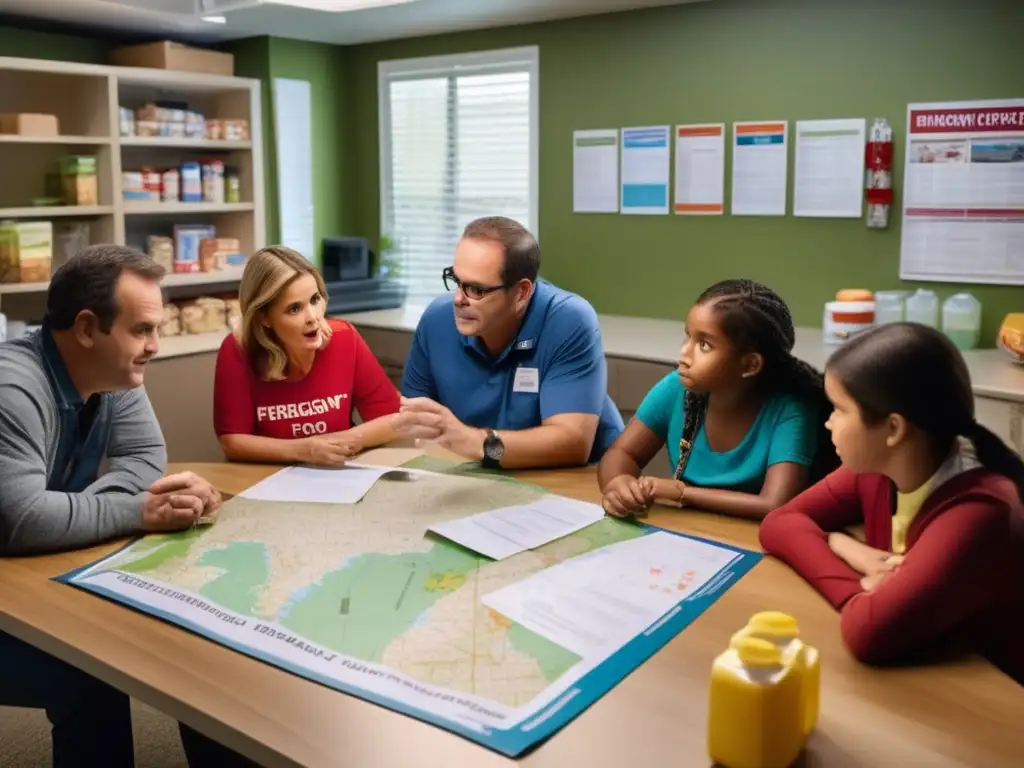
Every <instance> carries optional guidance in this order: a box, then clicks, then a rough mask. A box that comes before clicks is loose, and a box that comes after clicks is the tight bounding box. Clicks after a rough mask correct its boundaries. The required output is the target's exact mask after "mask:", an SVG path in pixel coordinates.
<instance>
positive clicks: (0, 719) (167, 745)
mask: <svg viewBox="0 0 1024 768" xmlns="http://www.w3.org/2000/svg"><path fill="white" fill-rule="evenodd" d="M132 726H133V729H134V731H135V765H136V767H137V768H187V765H188V764H187V763H186V762H185V755H184V754H183V753H182V751H181V741H180V740H179V739H178V725H177V723H175V722H174V721H173V720H172V719H170V718H169V717H165V716H164V715H162V714H160V713H159V712H157V711H156V710H154V709H151V708H150V707H147V706H146V705H145V704H140V703H139V702H137V701H134V700H133V701H132ZM50 764H51V762H50V723H49V722H47V720H46V715H45V714H43V712H42V711H41V710H31V709H12V708H10V707H0V768H47V767H48V766H49V765H50Z"/></svg>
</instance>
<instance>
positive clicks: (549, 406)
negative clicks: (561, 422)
mask: <svg viewBox="0 0 1024 768" xmlns="http://www.w3.org/2000/svg"><path fill="white" fill-rule="evenodd" d="M402 394H403V395H405V396H406V397H429V398H431V399H432V400H436V401H437V402H439V403H441V404H442V405H444V406H445V407H447V408H448V409H450V410H451V412H452V413H453V414H455V417H456V418H458V419H459V421H461V422H463V423H464V424H468V425H470V426H473V427H489V428H491V429H497V430H502V429H504V430H520V429H530V428H532V427H539V426H540V425H541V422H543V421H544V419H547V418H550V417H551V416H557V415H558V414H560V413H592V414H594V415H595V416H598V417H599V418H600V420H599V423H598V427H597V434H596V435H595V437H594V448H593V450H592V451H591V454H590V461H591V462H595V461H599V460H600V458H601V456H603V455H604V452H605V451H606V450H608V446H610V445H611V444H612V443H613V442H615V438H616V437H618V436H619V434H621V432H622V430H623V424H622V416H621V415H620V414H619V411H618V409H617V408H616V407H615V404H614V403H613V402H612V401H611V398H610V397H609V396H608V366H607V362H606V361H605V357H604V347H603V345H602V344H601V328H600V326H599V325H598V322H597V313H596V312H594V308H593V307H591V306H590V304H589V303H588V302H587V301H586V300H585V299H583V298H581V297H580V296H577V295H576V294H574V293H569V292H568V291H563V290H562V289H560V288H556V287H555V286H554V285H552V284H551V283H549V282H547V281H546V280H538V281H537V283H536V286H535V289H534V293H533V297H532V298H531V299H530V305H529V307H527V310H526V315H525V317H524V318H523V323H522V325H521V326H520V328H519V333H518V334H516V336H515V338H513V339H512V341H511V343H510V344H509V345H508V346H507V347H506V348H505V349H504V350H503V351H502V353H501V354H500V355H498V357H497V358H492V357H491V355H490V354H489V353H488V352H487V349H486V347H484V345H483V342H481V341H480V339H478V338H477V337H475V336H463V335H462V334H461V333H459V331H458V329H456V327H455V313H454V309H453V307H452V297H451V296H450V295H445V296H440V297H438V298H437V299H435V300H434V301H433V302H431V304H430V306H429V307H427V309H426V311H425V312H424V313H423V317H422V318H421V319H420V322H419V325H417V326H416V334H415V336H414V337H413V341H412V347H411V348H410V350H409V357H408V359H407V360H406V363H405V373H404V374H403V375H402Z"/></svg>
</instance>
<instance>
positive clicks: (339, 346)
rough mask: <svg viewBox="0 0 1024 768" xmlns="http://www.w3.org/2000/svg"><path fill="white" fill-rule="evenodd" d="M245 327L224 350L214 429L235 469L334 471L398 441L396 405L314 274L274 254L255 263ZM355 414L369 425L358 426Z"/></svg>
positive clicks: (245, 279) (285, 252)
mask: <svg viewBox="0 0 1024 768" xmlns="http://www.w3.org/2000/svg"><path fill="white" fill-rule="evenodd" d="M238 300H239V304H240V305H241V307H240V308H241V314H242V317H241V321H240V322H239V325H238V328H237V329H236V330H235V332H234V333H233V334H232V335H230V336H228V337H227V338H226V339H225V340H224V343H223V344H221V347H220V351H219V353H218V354H217V370H216V378H215V382H214V397H213V423H214V429H215V431H216V433H217V438H218V439H219V440H220V444H221V447H222V448H223V449H224V455H225V456H226V457H227V458H228V459H229V460H231V461H255V462H268V463H284V464H296V463H302V464H313V465H320V466H337V465H340V464H344V462H345V460H346V459H347V458H349V457H350V456H352V455H353V454H354V453H356V452H358V451H359V450H361V449H363V448H370V447H373V446H375V445H381V444H383V443H386V442H388V441H390V440H392V439H393V438H394V436H395V434H394V430H393V429H392V426H391V418H390V417H391V415H392V414H395V413H397V412H398V405H399V395H398V391H397V390H396V389H395V387H394V385H393V384H392V383H391V381H390V380H389V379H388V377H387V374H386V373H384V369H383V368H381V366H380V363H378V362H377V359H376V358H375V357H374V356H373V353H372V352H370V349H369V347H367V345H366V342H365V341H364V340H363V338H362V337H361V336H360V335H359V333H358V332H357V331H356V329H355V328H353V327H352V326H351V325H349V324H348V323H346V322H344V321H343V320H329V319H327V318H326V317H325V312H326V309H327V291H326V288H325V287H324V282H323V278H322V277H321V276H320V273H319V272H318V271H317V269H316V267H315V266H313V264H311V263H310V262H309V261H307V260H306V259H305V258H304V257H303V256H302V255H301V254H299V253H297V252H295V251H293V250H291V249H290V248H285V247H284V246H280V245H275V246H270V247H268V248H264V249H263V250H261V251H258V252H257V253H255V254H253V256H252V257H250V259H249V261H248V263H247V264H246V266H245V271H244V272H243V274H242V280H241V284H240V285H239V294H238ZM353 411H357V412H358V413H359V416H360V417H361V418H362V420H363V423H362V424H360V425H359V426H356V427H353V426H352V414H353Z"/></svg>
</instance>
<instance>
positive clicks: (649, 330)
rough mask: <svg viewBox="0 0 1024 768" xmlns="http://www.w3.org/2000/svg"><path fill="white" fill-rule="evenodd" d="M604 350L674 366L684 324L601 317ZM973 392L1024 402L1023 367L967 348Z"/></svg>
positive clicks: (817, 351) (809, 344) (391, 318)
mask: <svg viewBox="0 0 1024 768" xmlns="http://www.w3.org/2000/svg"><path fill="white" fill-rule="evenodd" d="M423 309H424V308H423V307H415V306H406V307H402V308H400V309H380V310H375V311H372V312H354V313H352V314H346V315H343V317H344V318H345V319H346V320H348V321H349V322H350V323H352V324H353V325H355V326H362V327H365V328H379V329H382V330H389V331H405V332H408V333H412V332H413V331H415V330H416V325H417V323H419V319H420V315H422V314H423ZM598 320H599V321H600V323H601V335H602V337H603V341H604V351H605V354H606V355H607V356H608V357H614V358H621V359H628V360H643V361H646V362H651V363H661V364H664V365H675V363H676V360H677V359H678V356H679V345H680V344H681V343H682V340H683V324H682V322H681V321H675V320H658V319H654V318H649V317H626V316H623V315H598ZM835 349H836V347H834V346H829V345H826V344H825V343H823V341H822V334H821V329H820V328H797V329H796V346H795V347H794V348H793V354H794V355H796V356H797V357H799V358H800V359H801V360H804V361H806V362H808V363H810V364H811V365H813V366H814V367H815V368H817V369H819V370H821V369H822V368H824V366H825V361H826V360H827V359H828V356H829V355H830V354H831V353H832V352H833V351H834V350H835ZM963 354H964V360H966V361H967V367H968V368H969V369H970V372H971V383H972V386H973V389H974V394H975V395H978V396H981V397H992V398H996V399H998V400H1014V401H1018V402H1024V366H1022V365H1015V364H1013V363H1012V362H1011V361H1010V360H1009V358H1008V357H1007V356H1006V355H1005V354H1004V353H1003V352H1000V351H999V350H997V349H976V350H970V351H967V352H964V353H963Z"/></svg>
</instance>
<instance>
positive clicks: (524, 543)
mask: <svg viewBox="0 0 1024 768" xmlns="http://www.w3.org/2000/svg"><path fill="white" fill-rule="evenodd" d="M603 517H604V510H603V509H601V507H599V506H598V505H597V504H588V503H587V502H585V501H577V500H576V499H567V498H565V497H564V496H554V495H548V496H543V497H541V498H540V499H538V500H537V501H534V502H531V503H529V504H519V505H516V506H514V507H501V508H500V509H494V510H491V511H490V512H481V513H480V514H478V515H470V516H469V517H461V518H458V519H456V520H450V521H448V522H446V523H440V524H438V525H434V526H431V527H430V528H428V529H427V530H430V531H433V532H434V533H436V534H438V535H440V536H444V537H445V538H446V539H451V540H452V541H454V542H455V543H456V544H461V545H462V546H464V547H466V548H467V549H471V550H473V551H474V552H479V553H480V554H481V555H486V556H487V557H491V558H494V559H495V560H504V559H505V558H506V557H511V556H512V555H516V554H519V553H520V552H525V551H526V550H528V549H534V548H535V547H539V546H541V545H543V544H547V543H548V542H549V541H554V540H555V539H560V538H562V537H563V536H568V535H569V534H570V533H574V532H575V531H578V530H580V529H582V528H586V527H587V526H588V525H591V524H593V523H596V522H597V521H598V520H601V519H602V518H603Z"/></svg>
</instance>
